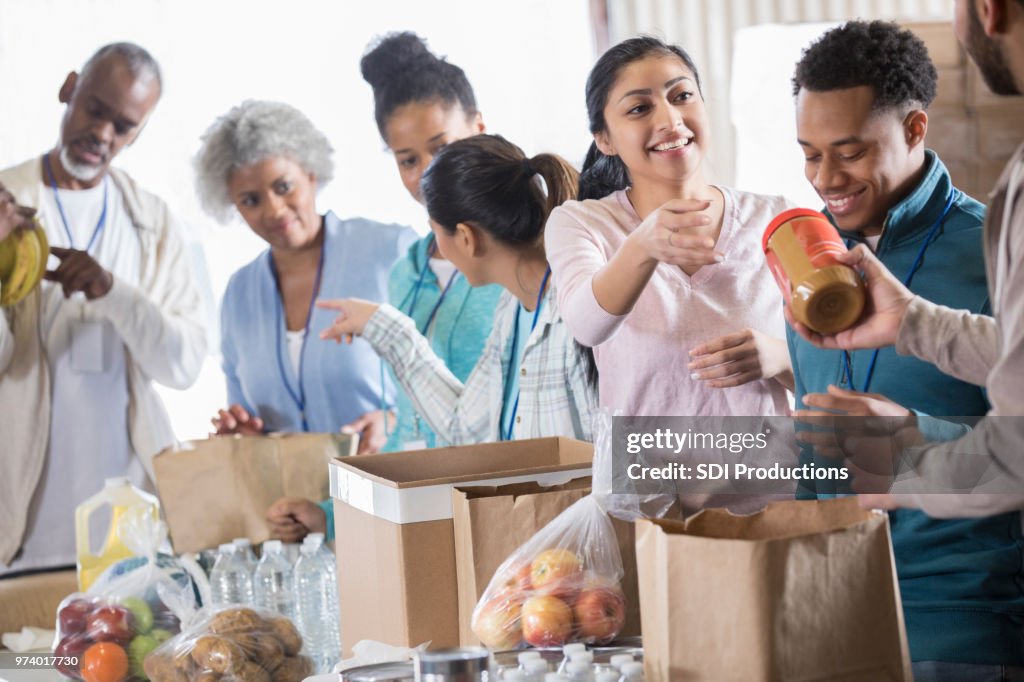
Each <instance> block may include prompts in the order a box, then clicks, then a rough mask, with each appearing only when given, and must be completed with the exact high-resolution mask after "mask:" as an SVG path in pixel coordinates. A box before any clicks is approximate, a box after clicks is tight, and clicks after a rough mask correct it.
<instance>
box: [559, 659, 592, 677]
mask: <svg viewBox="0 0 1024 682" xmlns="http://www.w3.org/2000/svg"><path fill="white" fill-rule="evenodd" d="M589 670H590V663H588V662H586V661H572V662H571V663H569V665H567V666H565V672H567V673H569V674H570V675H575V674H577V673H585V672H587V671H589Z"/></svg>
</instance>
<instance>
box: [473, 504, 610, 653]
mask: <svg viewBox="0 0 1024 682" xmlns="http://www.w3.org/2000/svg"><path fill="white" fill-rule="evenodd" d="M622 576H623V570H622V558H621V557H620V556H619V546H618V541H617V539H616V536H615V530H614V528H613V527H612V524H611V521H610V519H609V518H608V515H607V514H606V513H605V511H604V510H603V509H602V508H601V506H600V504H599V503H598V501H597V499H596V498H595V497H594V496H593V495H589V496H587V497H584V498H583V499H582V500H580V501H579V502H577V503H576V504H574V505H572V506H571V507H569V508H568V509H566V510H565V511H564V512H562V513H561V514H560V515H558V516H557V517H555V519H554V520H553V521H551V523H549V524H548V525H547V526H545V527H544V528H542V529H541V530H540V531H538V532H537V534H536V535H534V536H533V537H532V538H530V540H529V541H527V542H526V544H524V545H522V546H521V547H519V548H518V549H517V550H516V551H515V552H513V553H512V555H511V556H509V558H508V559H506V560H505V562H504V563H502V564H501V566H499V567H498V570H497V571H496V572H495V574H494V577H493V578H492V579H491V582H490V583H489V584H488V585H487V589H486V590H484V593H483V596H482V597H481V598H480V601H479V602H478V603H477V605H476V608H475V609H474V610H473V617H472V620H471V626H472V629H473V632H474V633H475V634H476V636H477V637H479V638H480V641H481V642H482V643H483V644H484V645H485V646H487V647H490V648H492V649H515V648H518V647H520V646H523V645H524V643H525V644H530V645H533V646H536V647H550V646H561V645H562V644H565V643H567V642H586V643H590V644H594V643H604V642H608V641H611V640H612V639H614V638H615V636H616V635H617V634H618V633H619V631H620V630H621V629H622V625H623V623H624V622H625V620H626V600H625V596H624V594H623V592H622V588H621V587H620V586H619V581H620V580H621V579H622Z"/></svg>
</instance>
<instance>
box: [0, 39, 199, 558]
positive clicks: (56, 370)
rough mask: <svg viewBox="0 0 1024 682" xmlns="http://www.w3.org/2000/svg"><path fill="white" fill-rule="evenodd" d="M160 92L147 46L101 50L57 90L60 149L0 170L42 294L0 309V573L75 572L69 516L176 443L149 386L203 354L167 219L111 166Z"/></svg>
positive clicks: (177, 376) (183, 372)
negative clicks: (37, 264)
mask: <svg viewBox="0 0 1024 682" xmlns="http://www.w3.org/2000/svg"><path fill="white" fill-rule="evenodd" d="M161 87H162V83H161V74H160V68H159V66H158V65H157V63H156V61H155V60H154V59H153V57H152V56H151V55H150V54H149V53H148V52H147V51H146V50H144V49H142V48H141V47H139V46H137V45H133V44H131V43H115V44H111V45H107V46H105V47H103V48H100V50H99V51H97V52H96V53H95V54H94V55H93V56H92V57H91V58H90V59H89V61H88V62H86V64H85V65H84V66H83V67H82V69H81V71H80V72H72V73H70V74H69V75H68V76H67V78H66V80H65V81H64V83H63V85H62V86H61V88H60V91H59V100H60V102H61V103H62V104H64V105H65V110H64V116H63V118H62V120H61V129H60V141H59V142H58V144H57V146H56V147H55V148H53V149H52V150H50V151H48V152H47V153H45V154H43V155H42V156H41V157H36V158H33V159H31V160H29V161H26V162H24V163H22V164H20V165H18V166H15V167H13V168H8V169H6V170H4V171H0V184H2V185H3V186H4V187H6V189H7V191H8V192H9V193H10V194H11V195H13V197H14V199H15V200H16V201H17V203H19V204H21V205H23V206H28V207H31V208H34V209H35V210H36V211H37V212H38V217H39V219H40V221H41V222H42V223H43V225H44V227H45V229H46V235H47V237H48V239H49V241H50V244H51V245H52V248H51V254H52V257H51V259H50V266H51V267H52V269H51V270H49V271H48V272H47V273H46V277H45V279H46V281H45V282H43V285H42V286H41V287H39V288H38V289H36V291H34V292H33V293H32V294H31V295H30V296H29V297H28V298H26V299H25V300H24V301H22V302H21V303H19V304H18V305H16V306H13V307H11V308H7V309H4V310H3V312H2V313H0V434H3V436H2V437H3V444H2V446H0V471H3V476H0V577H10V576H13V575H17V574H21V573H26V572H33V571H38V570H44V569H52V568H57V567H62V566H71V565H73V564H74V563H75V533H74V509H75V507H76V506H77V505H78V504H80V503H81V502H82V501H84V500H85V499H86V498H88V497H89V496H90V495H92V494H93V493H95V492H97V491H98V490H99V489H100V488H102V487H103V485H104V479H107V478H112V477H124V476H126V477H128V478H129V479H130V480H132V481H133V482H135V483H136V484H143V483H144V482H145V481H146V478H147V471H148V470H149V468H150V467H149V463H150V459H151V458H152V456H153V455H154V454H156V453H157V452H158V451H159V450H160V449H162V448H163V447H165V446H167V445H169V444H172V443H173V442H174V435H173V432H172V431H171V427H170V422H169V420H168V417H167V414H166V412H165V410H164V408H163V405H162V403H161V402H160V399H159V397H158V396H157V395H156V392H155V390H154V386H153V384H154V382H159V383H161V384H163V385H166V386H170V387H173V388H186V387H188V386H189V385H191V384H192V382H193V381H194V380H195V378H196V376H197V374H198V372H199V369H200V366H201V364H202V360H203V356H204V355H205V352H206V339H205V334H204V328H203V318H202V309H201V302H200V295H199V292H198V291H197V289H196V287H195V284H194V282H195V281H196V279H195V277H193V276H192V274H191V271H190V267H189V264H188V262H187V260H186V251H185V248H184V243H183V240H182V236H181V231H180V229H179V227H180V226H179V225H178V224H177V223H176V221H175V220H174V218H173V217H172V216H171V213H170V211H169V210H168V208H167V206H166V205H165V204H164V203H163V201H161V200H160V199H159V198H157V197H156V196H154V195H152V194H150V193H149V192H146V191H145V190H143V189H141V188H140V187H139V186H138V185H137V184H136V183H135V182H134V181H133V180H132V179H131V178H130V177H129V176H128V175H127V174H126V173H124V172H123V171H119V170H117V169H114V168H111V167H110V163H111V161H112V160H113V159H114V157H115V156H117V154H118V152H120V151H121V150H122V149H123V148H125V147H126V146H128V145H130V144H132V143H133V142H134V141H135V139H136V138H137V137H138V135H139V133H140V132H141V130H142V128H143V127H144V126H145V124H146V121H147V120H148V118H149V115H150V113H151V112H152V110H153V108H154V106H155V105H156V103H157V100H158V99H159V98H160V93H161Z"/></svg>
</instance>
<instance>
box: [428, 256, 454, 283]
mask: <svg viewBox="0 0 1024 682" xmlns="http://www.w3.org/2000/svg"><path fill="white" fill-rule="evenodd" d="M429 263H430V269H431V271H433V273H434V276H435V277H437V285H438V286H439V287H441V290H442V291H443V290H444V288H445V286H446V285H447V284H448V280H450V279H451V278H452V275H453V274H454V273H455V263H453V262H451V261H450V260H441V259H440V258H431V259H430V261H429Z"/></svg>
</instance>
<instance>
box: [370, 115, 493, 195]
mask: <svg viewBox="0 0 1024 682" xmlns="http://www.w3.org/2000/svg"><path fill="white" fill-rule="evenodd" d="M482 132H484V123H483V119H482V118H481V116H480V114H479V113H477V114H473V115H471V116H470V115H467V114H466V112H465V110H463V108H462V107H461V106H460V105H459V104H448V103H446V102H443V101H441V100H434V101H430V102H410V103H408V104H403V105H402V106H400V107H398V108H397V109H395V111H394V112H393V113H392V114H391V115H390V116H389V117H388V119H387V122H386V123H385V126H384V135H385V138H386V141H387V144H388V147H390V148H391V152H392V154H394V156H395V163H397V164H398V173H399V175H401V177H402V184H403V185H405V189H407V190H408V191H409V194H411V195H412V198H413V199H415V200H416V201H418V202H420V203H421V204H422V203H423V197H422V195H421V194H420V178H422V177H423V172H424V171H425V170H426V169H427V166H429V165H430V162H431V161H433V159H434V155H435V154H437V152H438V151H439V150H440V149H441V148H442V147H444V146H445V145H446V144H450V143H452V142H455V141H456V140H461V139H463V138H465V137H470V136H471V135H478V134H479V133H482Z"/></svg>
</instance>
